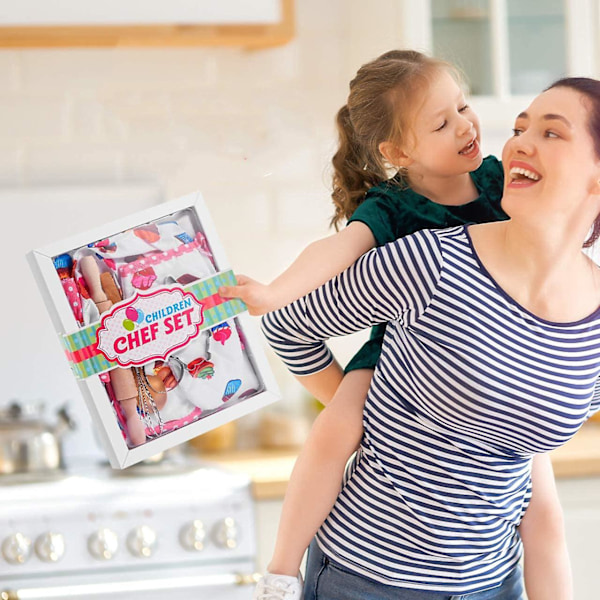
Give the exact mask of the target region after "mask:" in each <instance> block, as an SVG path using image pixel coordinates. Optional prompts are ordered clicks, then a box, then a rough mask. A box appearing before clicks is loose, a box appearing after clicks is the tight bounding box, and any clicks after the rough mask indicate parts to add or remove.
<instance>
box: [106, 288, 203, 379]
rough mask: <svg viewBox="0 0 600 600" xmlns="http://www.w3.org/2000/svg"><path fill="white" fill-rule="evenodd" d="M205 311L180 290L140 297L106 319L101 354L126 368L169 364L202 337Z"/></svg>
mask: <svg viewBox="0 0 600 600" xmlns="http://www.w3.org/2000/svg"><path fill="white" fill-rule="evenodd" d="M203 308H204V307H203V305H202V304H201V303H200V302H198V300H196V298H195V297H194V295H193V294H190V293H189V292H184V291H183V289H181V288H178V287H175V288H170V289H159V290H157V291H153V292H150V293H149V294H136V295H135V296H134V297H133V298H131V299H130V300H127V301H126V302H119V303H118V304H115V306H113V307H112V308H111V310H110V311H109V312H107V313H105V314H103V315H102V320H101V322H100V328H99V329H98V331H97V333H96V337H97V340H98V350H99V351H100V352H101V353H102V354H103V355H104V356H105V357H106V359H107V360H112V361H115V362H116V363H118V364H119V365H120V366H122V367H129V366H132V365H133V366H139V365H143V364H145V363H147V362H149V361H151V360H166V359H167V357H168V356H169V355H170V354H171V353H173V352H174V351H175V350H177V349H178V348H182V347H183V346H185V345H186V344H187V343H188V341H189V340H190V339H192V338H195V337H196V336H197V335H198V331H199V327H200V325H202V322H203V321H204V317H203V314H202V311H203Z"/></svg>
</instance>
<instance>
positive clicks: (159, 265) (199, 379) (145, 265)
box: [74, 220, 260, 431]
mask: <svg viewBox="0 0 600 600" xmlns="http://www.w3.org/2000/svg"><path fill="white" fill-rule="evenodd" d="M85 254H96V255H97V256H99V257H101V258H102V259H103V266H102V268H103V269H104V270H108V271H110V272H111V273H112V275H113V277H114V278H115V280H116V281H117V283H118V284H119V286H120V288H121V292H122V295H123V299H127V298H129V297H131V296H133V295H134V294H135V293H137V292H144V291H146V290H149V289H152V288H154V287H157V286H161V285H170V284H179V285H181V286H185V285H188V284H189V283H191V282H193V281H195V280H197V279H202V278H205V277H208V276H210V275H213V274H215V273H216V269H215V265H214V263H213V260H212V255H211V253H210V249H209V247H208V244H207V242H206V238H205V237H204V235H203V234H202V233H197V234H196V236H195V238H192V237H191V236H190V235H189V234H188V233H187V232H186V231H185V230H184V229H183V228H182V227H181V226H180V225H179V224H178V223H177V222H176V221H174V220H163V221H159V222H157V223H151V224H148V225H143V226H140V227H136V228H134V229H130V230H128V231H124V232H123V233H119V234H117V235H114V236H112V237H110V238H106V239H104V240H101V241H99V242H96V243H95V244H93V245H92V246H91V247H90V248H84V249H81V250H79V251H77V253H76V254H75V256H74V258H75V260H76V261H77V262H79V259H81V257H82V256H84V255H85ZM78 276H79V275H78ZM83 314H84V320H85V323H86V324H89V323H92V322H94V321H97V320H98V319H99V318H100V315H99V313H98V309H97V308H96V305H95V304H94V302H93V301H91V300H90V299H84V300H83ZM166 367H168V368H169V370H170V371H172V373H170V374H169V378H168V380H165V382H166V383H167V384H169V383H172V382H173V381H175V384H174V385H175V387H173V389H170V387H171V386H170V385H167V389H168V392H167V401H166V404H165V406H164V408H162V409H161V410H160V417H161V420H162V422H163V424H164V429H163V431H169V430H172V429H174V428H177V427H179V426H181V425H185V424H187V423H188V422H190V421H191V420H195V419H197V418H199V416H201V414H202V412H203V411H209V410H214V409H217V408H220V407H222V406H223V405H224V403H226V402H228V401H231V400H235V399H239V398H243V397H245V396H250V395H252V394H253V393H254V392H255V391H256V390H257V389H258V388H259V386H260V384H259V381H258V378H257V376H256V374H255V372H254V370H253V368H252V365H251V363H250V361H249V359H248V357H247V356H246V354H245V352H244V342H243V337H242V334H241V332H240V331H239V330H238V328H237V326H236V323H235V322H234V320H233V319H231V320H229V321H226V322H224V323H221V324H220V325H217V326H216V327H213V328H212V329H207V330H204V331H202V332H200V334H199V335H198V336H196V337H195V338H194V339H193V340H192V341H191V342H190V343H189V344H188V345H187V346H185V347H184V348H182V349H180V350H178V351H177V352H176V353H175V354H174V356H173V357H171V358H170V359H169V360H168V361H167V363H164V362H162V361H154V362H152V363H149V364H147V365H145V366H144V370H145V372H146V374H148V375H154V374H157V373H158V374H160V375H163V374H164V373H165V368H166ZM167 372H168V371H167Z"/></svg>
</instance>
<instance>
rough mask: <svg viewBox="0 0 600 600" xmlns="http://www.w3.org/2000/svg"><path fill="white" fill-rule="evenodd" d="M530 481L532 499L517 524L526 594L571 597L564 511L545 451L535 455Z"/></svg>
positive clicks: (557, 599) (539, 598)
mask: <svg viewBox="0 0 600 600" xmlns="http://www.w3.org/2000/svg"><path fill="white" fill-rule="evenodd" d="M531 483H532V496H531V501H530V503H529V506H528V508H527V511H526V512H525V516H524V517H523V520H522V521H521V525H520V526H519V532H520V534H521V540H522V541H523V547H524V550H525V588H526V590H527V597H528V598H529V600H548V599H549V598H551V599H552V600H572V598H573V581H572V575H571V565H570V562H569V554H568V550H567V543H566V539H565V528H564V521H563V513H562V508H561V506H560V501H559V499H558V493H557V490H556V485H555V483H554V473H553V471H552V464H551V462H550V457H549V456H548V455H547V454H537V455H536V456H534V458H533V466H532V470H531Z"/></svg>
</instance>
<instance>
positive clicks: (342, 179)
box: [331, 50, 461, 229]
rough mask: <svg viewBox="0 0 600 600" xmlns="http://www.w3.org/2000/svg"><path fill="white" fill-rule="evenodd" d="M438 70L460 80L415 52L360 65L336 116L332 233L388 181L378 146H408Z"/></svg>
mask: <svg viewBox="0 0 600 600" xmlns="http://www.w3.org/2000/svg"><path fill="white" fill-rule="evenodd" d="M441 70H444V71H446V72H448V73H450V74H451V75H452V76H453V77H454V78H455V79H456V80H457V81H458V82H460V81H461V77H460V75H459V73H458V71H457V70H456V69H455V68H454V67H453V66H452V65H450V64H448V63H446V62H444V61H442V60H438V59H436V58H431V57H429V56H426V55H425V54H422V53H420V52H416V51H414V50H392V51H391V52H386V53H385V54H382V55H381V56H379V57H378V58H376V59H375V60H373V61H371V62H369V63H367V64H365V65H363V66H362V67H361V68H360V69H359V70H358V72H357V74H356V76H355V77H354V79H353V80H352V81H351V82H350V93H349V95H348V101H347V103H346V104H345V105H344V106H342V108H340V110H339V111H338V113H337V117H336V123H337V129H338V134H339V147H338V150H337V152H336V153H335V155H334V157H333V160H332V162H333V170H334V172H333V192H332V194H331V197H332V199H333V203H334V205H335V213H334V216H333V218H332V219H331V224H332V225H334V226H335V228H336V229H338V226H339V224H340V223H341V222H342V221H344V220H345V219H348V218H349V217H350V216H351V215H352V213H353V212H354V211H355V210H356V208H357V206H358V205H359V204H360V203H361V202H362V201H363V199H364V197H365V194H366V193H367V191H368V190H369V188H371V187H373V186H374V185H377V184H378V183H381V182H382V181H384V180H386V179H388V169H389V165H388V164H386V162H385V159H384V157H383V156H382V155H381V153H380V152H379V144H380V143H381V142H384V141H393V142H394V143H396V144H399V145H402V144H404V143H405V142H406V139H407V135H408V132H409V131H410V127H409V122H410V119H411V117H412V116H413V115H414V112H415V109H416V108H418V105H417V100H421V99H423V100H424V97H423V92H424V90H425V89H426V87H427V85H428V84H429V82H430V81H431V79H432V78H433V77H435V76H436V75H437V74H438V73H439V72H440V71H441Z"/></svg>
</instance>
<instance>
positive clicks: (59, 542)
mask: <svg viewBox="0 0 600 600" xmlns="http://www.w3.org/2000/svg"><path fill="white" fill-rule="evenodd" d="M35 553H36V554H37V555H38V557H39V558H40V559H41V560H43V561H44V562H52V563H53V562H58V561H59V560H60V559H61V558H62V557H63V556H64V554H65V538H64V536H63V535H62V534H61V533H52V532H51V531H48V532H47V533H42V535H40V536H39V537H38V538H37V540H35Z"/></svg>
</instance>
